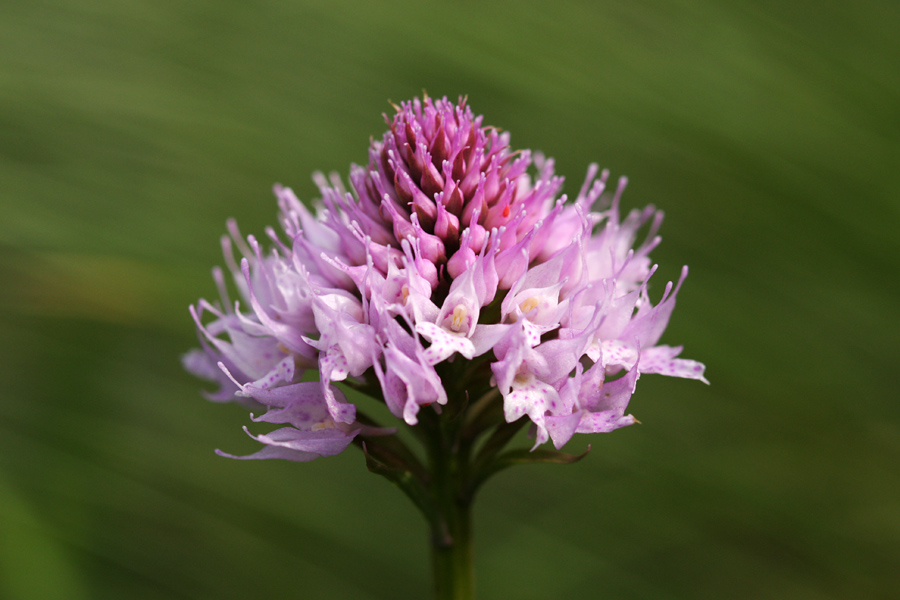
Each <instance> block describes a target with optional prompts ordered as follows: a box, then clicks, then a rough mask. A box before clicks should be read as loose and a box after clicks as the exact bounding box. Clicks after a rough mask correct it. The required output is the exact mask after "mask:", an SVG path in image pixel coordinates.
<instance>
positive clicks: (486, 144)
mask: <svg viewBox="0 0 900 600" xmlns="http://www.w3.org/2000/svg"><path fill="white" fill-rule="evenodd" d="M395 109H396V112H395V114H394V115H393V117H392V118H388V117H387V116H386V117H385V120H386V121H387V123H388V126H389V129H388V131H387V132H386V133H385V134H384V137H383V138H382V140H380V141H373V142H372V143H371V146H370V149H369V163H368V165H367V166H365V167H360V166H355V165H354V166H352V167H351V170H350V189H349V190H348V189H347V188H345V186H344V184H343V182H342V181H341V180H340V178H339V177H338V176H337V175H332V176H331V177H330V178H327V179H326V177H325V176H324V175H322V174H316V175H315V177H314V179H315V181H316V183H317V184H318V186H319V189H320V192H321V199H320V200H319V201H317V202H316V203H315V208H314V210H312V211H311V210H310V209H308V208H307V207H306V206H304V205H303V204H302V203H301V202H300V201H299V200H298V199H297V198H296V196H295V195H294V194H293V192H292V191H291V190H290V189H288V188H285V187H281V186H276V187H275V195H276V197H277V199H278V205H279V207H280V220H281V226H282V229H283V233H282V234H277V233H276V232H275V231H274V230H272V229H269V230H267V232H266V233H267V235H268V237H269V238H270V240H271V248H270V250H268V252H264V251H263V249H262V247H261V245H260V244H259V242H258V241H257V240H256V239H255V238H254V237H253V236H249V237H248V238H247V239H246V242H245V241H244V239H243V238H242V237H241V235H240V233H239V232H238V230H237V227H236V225H234V223H229V230H230V236H228V237H225V238H223V248H224V250H225V257H226V263H227V265H228V267H229V270H230V272H231V274H232V276H233V278H234V281H235V285H236V287H237V289H238V291H239V293H240V295H241V302H236V303H235V304H234V306H233V307H232V306H231V305H230V300H229V297H228V293H227V290H226V286H225V284H224V276H223V274H222V271H220V270H215V271H214V277H215V279H216V281H217V283H218V287H219V289H220V295H221V296H222V301H223V307H218V306H214V305H212V304H210V303H208V302H206V301H203V300H201V301H200V302H199V303H198V304H197V306H196V307H193V306H192V307H191V314H192V316H193V318H194V320H195V322H196V325H197V329H198V332H199V334H200V343H201V348H200V349H199V350H195V351H192V352H190V353H189V354H187V355H186V357H185V359H184V365H185V367H186V368H187V369H188V370H189V371H191V372H192V373H194V374H195V375H197V376H200V377H204V378H206V379H209V380H212V381H214V382H216V383H217V384H219V386H220V388H219V390H218V391H217V392H215V393H213V394H211V395H210V396H209V397H210V398H211V399H213V400H217V401H223V400H228V399H237V400H240V401H243V402H245V403H248V404H250V405H251V406H264V407H266V408H267V409H268V412H266V413H265V414H264V415H263V416H262V417H259V418H254V420H255V421H266V422H271V423H278V424H284V425H286V427H284V428H282V429H278V430H276V431H274V432H272V433H270V434H264V435H259V436H255V438H254V439H256V440H257V441H259V442H261V443H263V444H264V445H265V447H264V448H263V450H261V451H260V452H257V453H256V454H254V455H251V456H249V457H246V458H288V459H293V460H309V459H311V458H315V457H317V456H327V455H331V454H336V453H338V452H340V451H342V450H343V449H344V448H346V447H347V445H349V443H350V442H351V441H352V439H353V438H354V436H356V435H358V434H359V433H360V432H363V435H372V434H374V433H382V434H384V433H388V432H387V431H384V430H375V429H372V428H370V427H368V426H366V425H363V424H362V423H360V422H359V421H358V420H357V407H356V406H355V405H354V404H353V403H351V402H349V401H348V400H347V398H346V397H345V396H344V394H343V393H341V391H340V390H339V389H338V388H337V387H336V385H335V383H336V382H343V384H344V385H346V386H348V387H350V388H356V389H359V390H362V391H364V392H367V393H369V394H370V395H375V396H377V397H379V398H380V399H381V400H383V401H384V402H385V404H386V406H387V407H388V409H389V410H390V412H391V413H392V414H393V415H394V416H396V417H397V418H398V419H402V420H403V421H405V422H406V423H407V424H409V425H411V426H415V425H416V424H417V422H418V416H417V415H418V414H419V411H420V410H421V409H422V407H424V406H431V407H434V408H435V409H437V410H439V407H440V406H443V405H447V404H448V402H453V401H454V395H456V396H459V395H460V394H462V395H467V394H474V393H485V392H489V391H490V390H492V389H493V390H496V392H499V396H500V398H501V400H500V401H502V403H503V406H502V408H503V410H502V414H503V416H504V418H505V420H506V421H507V422H513V421H516V420H518V419H520V418H523V417H525V416H527V418H528V419H530V420H531V422H532V424H533V430H534V435H535V447H537V446H538V445H540V444H543V443H544V442H546V441H548V440H552V442H553V444H554V445H555V446H556V447H557V448H560V447H562V446H563V445H564V444H565V443H566V442H567V441H568V440H569V439H570V438H571V437H572V436H573V435H574V434H575V433H593V432H608V431H612V430H614V429H617V428H619V427H624V426H626V425H631V424H633V423H635V422H636V421H635V419H634V417H632V416H631V415H628V414H626V413H625V411H626V409H627V406H628V402H629V400H630V398H631V395H632V393H633V392H634V389H635V385H636V383H637V380H638V378H639V377H640V375H641V374H643V373H659V374H662V375H669V376H674V377H685V378H689V379H699V380H701V381H706V380H705V379H704V376H703V372H704V366H703V365H702V364H701V363H698V362H696V361H693V360H688V359H683V358H679V354H680V352H681V347H671V346H666V345H659V344H658V342H659V339H660V337H661V335H662V333H663V331H664V330H665V328H666V325H667V323H668V320H669V317H670V315H671V313H672V310H673V308H674V306H675V298H676V296H677V294H678V290H679V289H680V287H681V284H682V282H683V281H684V278H685V277H686V276H687V268H686V267H685V268H684V269H683V270H682V273H681V277H680V278H679V280H678V282H677V284H675V285H674V286H673V284H672V283H669V284H668V285H667V286H666V288H665V291H664V293H663V296H662V299H661V300H660V301H659V302H657V303H656V304H655V305H654V304H653V303H652V302H651V301H650V298H649V294H648V282H649V280H650V279H651V277H652V275H653V273H654V272H655V270H656V267H655V266H652V264H651V262H650V258H649V254H650V251H651V250H653V249H654V248H655V247H656V246H657V245H658V244H659V241H660V238H659V237H658V236H657V235H656V232H657V230H658V228H659V226H660V223H661V221H662V213H661V212H660V211H657V210H656V209H655V208H654V207H652V206H651V207H648V208H646V209H644V210H641V211H638V210H634V211H631V212H630V213H628V214H627V215H626V216H625V217H624V218H622V217H621V215H620V213H619V205H620V197H621V195H622V192H623V190H624V188H625V185H626V180H625V178H622V179H621V180H620V181H619V184H618V187H617V188H616V190H615V192H614V193H613V194H612V198H611V201H607V202H606V203H605V207H603V208H601V209H600V210H598V209H597V208H596V207H597V206H598V205H601V204H602V203H603V201H602V200H601V196H602V194H603V193H604V190H605V189H606V183H607V179H608V175H609V174H608V172H607V171H603V172H602V173H601V174H600V175H599V177H598V176H597V175H598V168H597V166H596V165H591V167H590V168H589V170H588V174H587V177H586V179H585V182H584V184H583V185H582V187H581V189H580V191H579V193H578V195H577V196H576V198H575V199H574V200H573V201H571V202H569V201H568V200H567V197H566V196H565V195H561V196H560V195H559V193H560V190H561V187H562V182H563V180H562V178H561V177H558V176H556V175H555V174H554V171H553V161H552V160H550V159H545V158H544V157H543V156H541V155H539V154H535V155H532V154H531V153H530V152H529V151H527V150H522V151H513V150H511V149H510V146H509V135H508V134H507V133H505V132H500V131H499V130H497V129H495V128H492V127H485V126H483V125H482V117H480V116H475V115H474V114H473V113H472V111H471V110H470V108H469V107H468V106H467V104H466V100H465V99H460V100H459V102H457V103H455V104H454V103H452V102H450V101H448V100H447V99H446V98H444V99H441V100H432V99H431V98H428V97H426V98H424V100H419V99H414V100H412V101H411V102H405V103H403V104H401V105H400V106H395ZM645 226H646V228H647V229H648V230H649V232H648V233H647V234H646V237H645V238H644V241H643V242H642V243H640V244H639V245H638V246H637V247H635V244H636V241H637V239H638V234H639V231H640V230H642V228H644V227H645ZM235 248H236V249H237V251H238V252H239V253H240V255H241V258H240V263H239V264H238V263H237V262H236V261H235V259H234V258H233V256H234V250H235ZM207 313H208V314H209V318H208V319H205V315H206V314H207ZM461 364H468V365H469V366H468V368H464V367H461V366H460V365H461ZM312 369H315V370H317V371H318V381H317V382H308V381H307V382H304V379H303V377H304V374H305V372H306V371H307V370H312ZM496 392H495V393H496ZM223 455H226V456H230V455H227V454H224V453H223Z"/></svg>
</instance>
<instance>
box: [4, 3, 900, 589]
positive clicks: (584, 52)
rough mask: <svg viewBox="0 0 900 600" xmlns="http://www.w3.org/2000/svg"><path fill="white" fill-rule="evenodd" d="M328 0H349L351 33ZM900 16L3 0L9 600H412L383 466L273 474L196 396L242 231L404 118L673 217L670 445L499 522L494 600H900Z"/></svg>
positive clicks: (538, 469)
mask: <svg viewBox="0 0 900 600" xmlns="http://www.w3.org/2000/svg"><path fill="white" fill-rule="evenodd" d="M326 6H327V7H326ZM898 31H900V4H898V3H896V2H893V1H888V0H885V1H868V0H863V1H861V2H855V3H852V4H851V3H846V2H824V3H813V2H799V3H787V2H777V1H772V0H770V1H766V0H758V1H737V2H729V3H719V2H714V1H712V0H681V1H674V0H673V1H651V2H645V3H635V2H627V1H623V0H619V1H615V2H598V3H592V2H575V1H561V0H558V1H555V2H537V1H532V2H524V1H518V2H512V1H508V2H506V1H504V2H491V3H481V2H474V1H467V0H456V1H446V2H435V1H429V0H421V1H419V2H415V3H405V2H396V1H394V2H380V3H379V2H371V3H369V2H362V1H350V0H345V1H332V2H330V3H328V4H327V5H326V4H325V3H322V4H317V3H309V2H303V1H293V2H289V1H284V0H267V1H258V2H237V1H233V0H225V1H221V2H211V1H209V0H206V1H201V2H181V1H174V0H158V1H151V0H124V1H123V0H116V1H112V0H99V1H92V2H77V1H69V2H54V1H52V0H51V1H46V2H45V1H41V0H28V1H23V0H6V1H5V2H4V3H3V8H2V10H0V215H2V216H0V282H2V283H0V598H3V599H12V600H31V599H63V598H64V599H75V600H79V599H87V598H102V599H119V598H129V599H131V598H134V599H163V598H165V599H171V598H179V599H217V600H221V599H231V598H234V599H243V598H249V597H255V598H268V597H279V598H311V599H312V598H314V599H320V598H321V599H338V598H340V599H360V600H361V599H381V600H387V599H394V598H421V597H427V595H428V593H429V585H430V583H429V574H428V554H427V545H426V537H425V536H426V528H425V525H424V522H423V521H422V519H421V518H420V517H419V515H418V514H416V513H415V512H414V510H413V508H412V506H411V504H409V503H408V502H407V500H406V499H405V498H404V497H403V496H402V495H401V494H400V492H399V491H397V490H396V489H394V488H393V487H392V486H390V485H389V484H387V483H386V482H385V481H384V480H382V479H381V478H378V477H375V476H372V475H370V474H368V472H367V471H366V469H365V466H364V463H363V460H362V457H361V455H360V454H359V452H358V451H356V450H355V449H351V450H349V451H348V452H346V453H345V454H343V455H341V456H338V457H335V458H331V459H323V460H318V461H315V462H313V463H309V464H306V465H298V464H292V463H287V462H275V461H267V462H256V463H252V462H251V463H242V462H237V461H229V460H225V459H222V458H219V457H217V456H215V455H214V454H213V449H214V448H223V449H225V450H228V451H231V452H236V453H245V452H248V451H251V450H253V449H254V448H255V447H256V445H255V443H254V442H252V441H251V440H249V439H247V438H246V436H244V434H243V433H242V432H241V430H240V427H241V425H243V424H245V423H247V417H246V412H245V411H244V409H242V408H240V407H238V406H231V405H228V406H218V405H214V404H211V403H207V402H206V401H204V400H203V399H202V398H201V397H200V394H199V391H200V389H201V388H202V387H203V384H202V382H200V381H198V380H195V379H193V378H192V377H190V376H189V375H187V374H185V373H184V372H182V370H181V367H180V364H179V356H180V354H181V353H183V352H184V351H186V350H187V349H189V348H191V347H192V346H194V345H195V344H196V337H195V332H194V328H193V324H192V322H191V320H190V318H189V316H188V313H187V305H188V304H189V303H191V302H194V301H195V300H196V299H197V298H198V297H200V296H205V297H208V298H213V297H215V295H216V293H215V288H214V285H213V282H212V279H211V277H210V275H209V273H210V268H211V266H212V265H215V264H221V262H222V261H221V257H220V251H219V242H218V239H219V236H220V235H221V233H223V232H224V223H225V220H226V219H227V218H228V217H236V218H237V219H238V222H239V223H240V225H241V227H242V230H243V231H244V232H245V233H255V234H257V235H259V234H262V232H263V228H264V227H265V226H266V225H269V224H275V214H276V205H275V201H274V198H273V197H272V195H271V192H270V189H271V185H272V184H273V183H274V182H281V183H284V184H286V185H290V186H292V187H293V188H294V189H295V190H296V191H297V193H298V195H300V197H301V198H304V199H312V198H314V197H315V195H316V191H315V187H314V186H313V184H312V182H311V180H310V174H311V173H312V172H313V171H314V170H317V169H320V170H324V171H330V170H337V171H339V172H341V173H342V174H345V175H346V173H347V171H348V167H349V164H350V163H351V162H356V163H364V162H365V161H366V149H367V144H368V141H369V138H370V137H371V136H380V135H381V132H382V131H383V129H384V122H383V120H382V117H381V113H383V112H391V108H390V105H389V104H388V100H391V101H394V102H399V101H401V100H405V99H409V98H411V97H412V96H414V95H417V94H421V92H422V90H423V89H425V90H427V91H428V93H429V94H430V95H432V96H442V95H445V94H446V95H448V96H450V97H451V98H456V97H457V96H459V95H462V94H467V95H468V97H469V102H470V104H471V106H472V107H473V109H474V110H475V111H476V113H481V114H484V115H485V121H486V122H487V123H490V124H493V125H497V126H499V127H502V128H503V129H505V130H507V131H510V132H511V134H512V143H513V146H514V147H517V148H533V149H539V150H542V151H543V152H545V153H546V154H547V155H549V156H553V157H555V158H556V159H557V170H558V172H560V173H561V174H563V175H566V176H567V178H568V186H567V189H568V190H569V191H573V190H577V189H578V187H579V186H580V184H581V181H582V178H583V176H584V172H585V169H586V166H587V164H588V163H590V162H594V161H596V162H598V163H600V164H601V165H602V166H605V167H608V168H610V169H611V171H612V173H613V177H618V176H619V175H621V174H627V175H628V176H629V177H630V180H631V184H630V185H629V188H628V191H627V192H626V194H625V198H624V204H625V205H626V207H636V206H643V205H645V204H648V203H655V204H657V205H658V206H660V207H662V208H663V209H665V211H666V213H667V219H666V222H665V223H664V225H663V229H662V234H663V237H664V241H663V244H662V245H661V246H660V247H659V248H658V249H657V250H656V251H655V252H654V258H655V260H656V261H658V262H659V263H660V264H661V267H660V273H659V274H658V275H657V276H656V278H657V279H656V281H657V283H656V285H655V287H654V288H653V290H652V295H653V297H654V298H658V294H659V293H661V289H662V282H663V281H664V280H667V279H671V278H674V277H677V274H678V270H679V269H680V267H681V265H682V264H688V265H690V267H691V275H690V277H689V278H688V280H687V282H686V284H685V287H684V288H683V290H682V292H681V294H680V296H679V307H678V309H677V310H676V311H675V314H674V318H673V320H672V322H671V325H670V327H669V330H668V331H667V333H666V335H665V336H664V338H663V341H664V342H668V343H672V344H682V343H683V344H685V346H686V351H685V356H687V357H689V358H695V359H698V360H702V361H704V362H706V364H707V365H708V371H707V374H708V377H709V379H710V380H711V381H712V385H711V386H709V387H706V386H703V385H702V384H699V383H697V382H688V381H677V380H670V379H664V378H660V377H654V376H646V377H645V378H643V379H642V380H641V383H640V385H639V386H638V392H637V394H636V395H635V397H634V398H633V400H632V404H631V410H632V412H633V413H634V414H635V415H636V416H637V417H638V418H639V419H640V420H641V421H642V422H643V425H642V426H639V427H631V428H628V429H625V430H621V431H617V432H615V433H613V434H609V435H597V436H593V437H591V438H589V439H588V438H587V437H582V438H581V439H579V440H577V441H576V442H573V443H572V444H570V445H569V446H568V447H567V449H569V450H571V451H580V450H582V449H584V448H585V447H586V445H587V444H588V443H591V444H592V445H593V451H592V452H591V454H590V455H589V456H588V457H587V458H586V459H585V460H583V461H582V462H580V463H578V464H576V465H571V466H565V467H563V466H551V465H546V466H545V465H540V466H528V467H520V468H518V469H513V470H511V471H508V472H505V473H503V474H502V475H500V476H498V478H497V479H495V480H494V481H492V482H491V483H490V484H489V485H488V486H487V487H486V489H485V490H484V492H483V494H482V496H481V497H480V499H479V502H478V504H477V506H476V515H475V517H476V560H477V586H478V589H479V592H480V594H479V595H480V597H481V598H485V599H487V598H516V599H551V598H565V599H567V600H574V599H593V598H623V599H625V598H627V599H636V598H647V599H657V598H660V599H676V598H747V599H750V598H753V599H758V598H791V599H819V598H822V599H824V598H896V597H898V596H900V576H898V575H897V573H900V403H898V402H897V395H898V394H897V390H898V389H900V372H898V371H900V370H898V367H897V364H896V363H897V359H898V358H900V350H898V341H900V317H898V312H897V308H898V302H897V298H898V292H900V281H898V280H900V253H898V250H900V243H898V237H900V234H898V226H900V200H898V198H900V183H898V173H900V36H898V34H897V32H898Z"/></svg>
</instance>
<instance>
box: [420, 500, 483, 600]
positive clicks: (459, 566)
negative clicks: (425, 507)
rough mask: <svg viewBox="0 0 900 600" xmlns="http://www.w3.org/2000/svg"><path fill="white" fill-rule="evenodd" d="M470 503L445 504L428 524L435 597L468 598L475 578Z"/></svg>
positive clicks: (473, 591) (473, 594)
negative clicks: (430, 523)
mask: <svg viewBox="0 0 900 600" xmlns="http://www.w3.org/2000/svg"><path fill="white" fill-rule="evenodd" d="M471 526H472V521H471V511H470V506H468V505H462V504H456V505H455V506H453V507H445V508H444V510H442V511H441V513H440V515H439V516H438V518H437V519H435V521H434V522H433V523H432V526H431V564H432V570H433V571H434V592H435V598H436V599H437V600H472V598H474V597H475V589H474V588H475V586H474V584H475V581H474V576H473V575H474V573H473V568H472V567H473V561H472V529H471Z"/></svg>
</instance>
